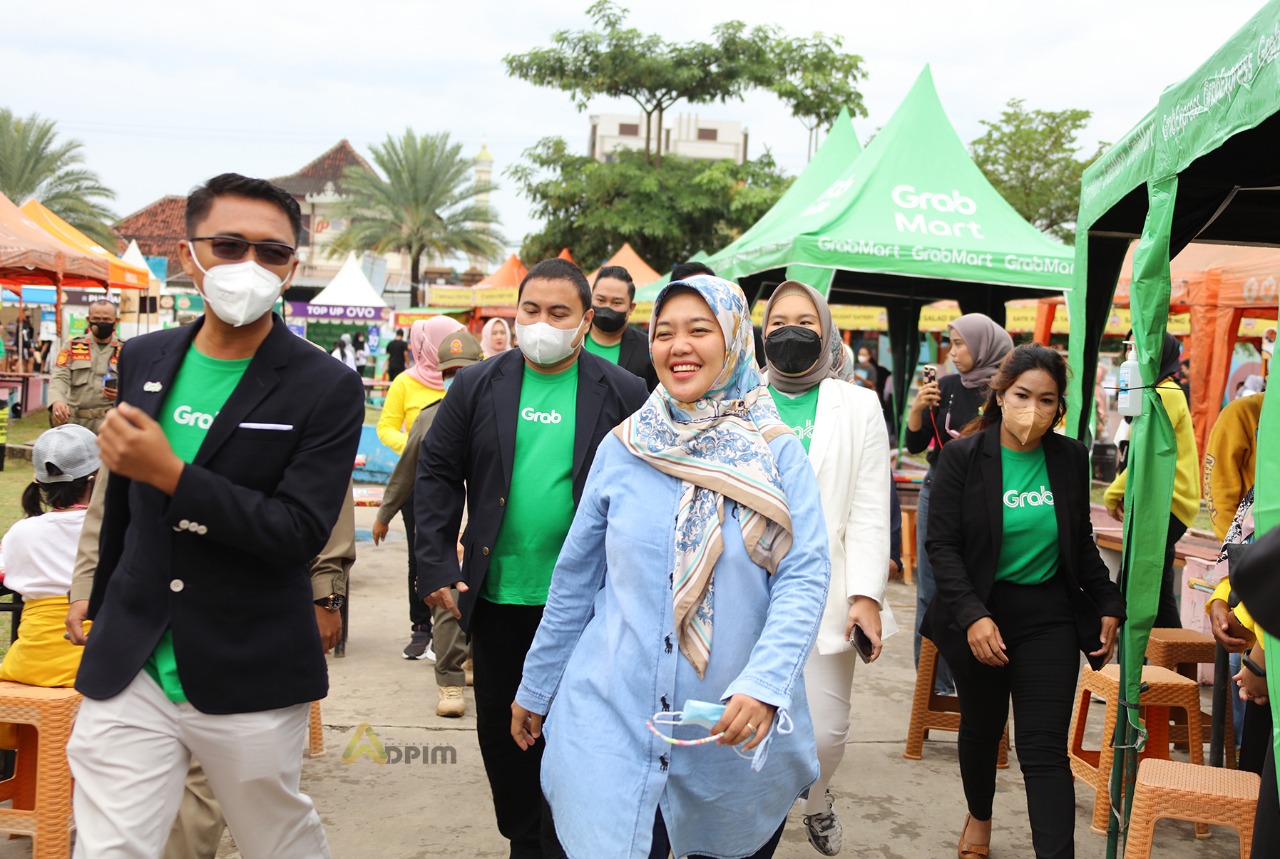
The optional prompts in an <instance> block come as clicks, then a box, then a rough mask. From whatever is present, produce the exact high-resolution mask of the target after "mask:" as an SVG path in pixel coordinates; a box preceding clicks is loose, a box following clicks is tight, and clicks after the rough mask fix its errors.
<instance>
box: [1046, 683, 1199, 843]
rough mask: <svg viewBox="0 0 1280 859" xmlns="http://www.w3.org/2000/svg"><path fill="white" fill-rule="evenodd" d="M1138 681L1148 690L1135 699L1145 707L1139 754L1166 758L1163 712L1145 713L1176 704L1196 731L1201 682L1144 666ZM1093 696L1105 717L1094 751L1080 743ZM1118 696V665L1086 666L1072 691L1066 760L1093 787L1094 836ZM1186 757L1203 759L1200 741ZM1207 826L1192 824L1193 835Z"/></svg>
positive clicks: (1103, 825) (1106, 791)
mask: <svg viewBox="0 0 1280 859" xmlns="http://www.w3.org/2000/svg"><path fill="white" fill-rule="evenodd" d="M1142 682H1143V683H1145V684H1147V687H1148V688H1147V691H1145V692H1143V693H1142V697H1141V698H1140V700H1139V702H1138V703H1139V704H1140V705H1142V706H1143V707H1146V708H1147V709H1148V711H1149V716H1148V719H1147V726H1148V729H1149V733H1148V736H1147V745H1146V749H1145V750H1144V751H1143V752H1142V754H1141V755H1140V757H1141V758H1143V759H1146V758H1163V759H1165V760H1167V759H1168V758H1169V741H1168V713H1167V712H1165V710H1164V709H1160V710H1159V712H1158V713H1154V712H1150V711H1152V710H1155V709H1156V708H1169V707H1175V708H1178V709H1181V710H1183V711H1185V712H1186V714H1187V724H1188V725H1189V726H1190V728H1191V731H1192V733H1191V736H1194V737H1199V736H1200V735H1201V724H1200V687H1199V685H1198V684H1197V683H1196V682H1195V681H1194V680H1189V679H1188V678H1186V677H1183V676H1182V675H1181V674H1175V673H1174V672H1172V671H1170V670H1168V669H1167V668H1160V667H1158V666H1155V665H1146V666H1143V668H1142ZM1094 696H1097V697H1099V698H1102V699H1104V700H1105V701H1106V702H1107V712H1106V717H1105V718H1104V720H1103V725H1102V747H1101V748H1100V749H1098V750H1096V751H1095V750H1092V749H1086V748H1084V732H1085V723H1086V722H1087V720H1088V717H1089V715H1088V714H1089V702H1090V701H1091V700H1092V698H1093V697H1094ZM1119 701H1120V666H1119V665H1114V664H1112V665H1104V666H1103V667H1102V670H1101V671H1092V670H1090V669H1088V668H1086V669H1085V670H1084V673H1083V674H1082V675H1081V677H1080V688H1079V692H1078V693H1077V698H1076V706H1075V712H1074V713H1072V715H1071V735H1070V736H1071V745H1070V747H1069V748H1068V750H1067V757H1068V759H1069V760H1070V761H1071V772H1072V774H1074V775H1075V777H1076V778H1078V779H1080V780H1081V781H1083V782H1084V783H1085V784H1087V785H1089V786H1090V787H1092V788H1093V790H1094V800H1093V823H1092V826H1091V828H1092V829H1093V831H1094V832H1096V833H1098V834H1099V835H1105V834H1106V833H1107V815H1108V814H1110V811H1111V804H1110V800H1109V796H1110V787H1111V785H1110V780H1111V759H1112V756H1113V753H1114V748H1113V746H1112V738H1113V737H1114V736H1115V729H1116V720H1117V719H1119ZM1160 722H1163V723H1164V725H1165V733H1164V735H1163V738H1162V737H1161V736H1160V734H1159V732H1158V731H1157V730H1155V728H1156V727H1157V725H1158V724H1159V723H1160ZM1191 761H1192V763H1195V764H1203V763H1204V747H1203V746H1202V745H1201V744H1200V743H1192V744H1191ZM1208 832H1209V830H1208V827H1205V826H1203V825H1202V824H1197V828H1196V834H1197V835H1198V836H1201V837H1207V835H1208Z"/></svg>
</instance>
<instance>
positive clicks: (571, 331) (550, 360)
mask: <svg viewBox="0 0 1280 859" xmlns="http://www.w3.org/2000/svg"><path fill="white" fill-rule="evenodd" d="M583 319H584V320H585V319H586V316H583ZM581 330H582V322H579V323H578V326H577V327H576V328H557V327H555V326H554V325H552V324H551V323H550V322H535V323H533V324H532V325H521V324H520V323H519V322H517V323H516V339H517V340H518V341H519V343H520V351H521V352H523V353H524V356H525V357H526V358H528V359H529V360H530V361H532V362H533V363H535V364H541V365H543V366H544V367H545V366H548V365H550V364H559V363H560V362H561V361H563V360H564V359H565V358H568V357H569V356H570V355H572V354H573V350H574V349H576V348H577V344H576V343H574V341H575V340H577V339H578V332H579V331H581Z"/></svg>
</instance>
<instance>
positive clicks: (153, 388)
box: [142, 382, 164, 394]
mask: <svg viewBox="0 0 1280 859" xmlns="http://www.w3.org/2000/svg"><path fill="white" fill-rule="evenodd" d="M163 387H164V385H162V384H160V383H159V382H143V383H142V390H144V391H146V392H147V393H148V394H155V393H158V392H159V391H160V389H162V388H163Z"/></svg>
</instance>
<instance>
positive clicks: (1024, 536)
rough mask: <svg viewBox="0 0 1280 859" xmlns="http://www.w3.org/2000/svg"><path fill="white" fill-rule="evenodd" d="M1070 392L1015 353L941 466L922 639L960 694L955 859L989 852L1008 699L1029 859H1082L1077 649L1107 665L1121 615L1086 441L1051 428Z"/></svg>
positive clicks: (1021, 351) (1046, 369) (1052, 368)
mask: <svg viewBox="0 0 1280 859" xmlns="http://www.w3.org/2000/svg"><path fill="white" fill-rule="evenodd" d="M1066 384H1067V366H1066V360H1065V359H1063V357H1062V356H1061V355H1059V354H1058V353H1057V352H1055V351H1054V350H1052V349H1049V348H1048V347H1045V346H1041V345H1039V344H1036V343H1028V344H1026V345H1024V346H1019V347H1018V348H1017V349H1014V350H1013V351H1012V352H1011V353H1010V354H1009V356H1008V357H1007V358H1006V359H1005V360H1004V362H1003V363H1002V364H1001V365H1000V369H999V372H997V373H996V375H995V376H994V378H992V380H991V383H990V387H991V394H990V396H989V397H988V399H987V402H986V405H985V406H984V407H983V410H982V415H981V417H979V418H978V419H976V420H975V421H973V423H971V424H970V426H969V427H968V428H967V429H966V430H965V432H966V435H964V437H962V438H960V439H957V440H955V441H953V442H951V443H950V444H948V445H947V446H946V447H945V448H944V449H943V451H942V455H941V456H940V457H939V458H938V464H937V469H936V470H937V475H936V478H935V481H934V486H933V501H932V503H933V515H932V517H931V518H930V520H929V534H928V537H927V545H928V547H929V555H930V558H931V559H932V562H933V572H934V576H935V578H936V580H937V585H938V593H937V596H936V597H935V598H934V599H933V601H932V603H930V605H929V609H928V611H927V613H926V615H925V619H924V630H925V632H926V634H927V635H928V636H929V638H930V640H932V641H933V642H935V643H936V644H937V645H938V649H939V650H940V651H941V652H942V654H943V655H944V656H945V657H946V658H947V661H948V663H949V664H950V665H951V669H952V672H953V675H954V677H955V681H956V689H957V692H958V693H959V696H960V738H959V743H958V750H959V757H960V777H961V781H962V782H963V784H964V793H965V799H966V800H967V802H968V806H969V814H968V815H966V817H965V825H964V828H963V829H962V830H961V833H960V843H959V847H958V854H959V856H960V859H973V857H981V856H986V855H987V852H988V847H989V845H990V842H991V808H992V799H993V797H994V795H995V783H996V756H997V753H998V750H999V744H1000V737H1001V735H1002V734H1003V733H1004V726H1005V722H1006V721H1007V720H1008V717H1009V698H1010V695H1012V697H1013V712H1014V727H1015V729H1016V737H1015V744H1016V746H1017V749H1018V763H1019V765H1020V766H1021V768H1022V775H1023V780H1024V781H1025V783H1026V789H1027V812H1028V815H1029V817H1030V820H1031V837H1032V844H1033V845H1034V847H1035V855H1036V857H1037V859H1066V857H1072V856H1074V855H1075V846H1074V845H1075V841H1074V836H1075V813H1076V807H1075V790H1074V785H1073V783H1072V777H1071V768H1070V766H1069V764H1068V761H1067V729H1068V724H1069V722H1070V721H1071V707H1072V702H1073V698H1074V695H1075V688H1076V678H1077V676H1078V675H1079V671H1080V654H1079V651H1081V650H1083V651H1085V652H1086V653H1087V654H1088V658H1089V662H1090V664H1092V665H1093V666H1094V667H1095V668H1098V667H1101V665H1102V663H1103V662H1105V661H1106V660H1107V659H1108V658H1109V657H1110V655H1111V650H1112V648H1113V646H1114V644H1115V638H1116V631H1117V629H1118V628H1119V626H1120V623H1121V621H1123V619H1124V616H1125V614H1124V597H1123V596H1122V595H1121V593H1120V589H1119V588H1118V587H1117V586H1116V584H1115V583H1114V582H1112V581H1111V578H1110V576H1109V574H1108V572H1107V567H1106V565H1105V564H1103V562H1102V558H1101V557H1100V556H1099V555H1098V549H1097V546H1095V545H1094V542H1093V528H1092V526H1091V524H1090V521H1089V469H1088V460H1087V453H1086V451H1085V448H1084V445H1082V444H1080V442H1078V441H1076V440H1074V439H1069V438H1066V437H1065V436H1060V435H1057V434H1055V433H1053V432H1052V431H1051V428H1052V427H1053V426H1054V425H1055V424H1056V423H1057V422H1058V421H1059V420H1061V418H1062V416H1063V414H1064V413H1065V412H1066V402H1065V400H1064V399H1063V396H1062V392H1063V390H1065V388H1066Z"/></svg>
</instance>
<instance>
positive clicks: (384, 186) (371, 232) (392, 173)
mask: <svg viewBox="0 0 1280 859" xmlns="http://www.w3.org/2000/svg"><path fill="white" fill-rule="evenodd" d="M371 149H372V150H373V161H374V163H375V164H377V165H378V168H379V169H380V170H381V171H382V176H379V175H378V174H376V173H374V172H371V171H369V170H365V169H364V168H362V167H348V168H347V171H346V175H345V176H344V178H343V187H342V194H343V195H344V197H345V199H344V200H343V202H342V203H340V204H339V206H338V210H339V216H340V217H344V218H347V219H348V220H349V223H350V226H348V227H347V229H346V230H344V231H343V232H342V234H341V235H339V236H338V238H337V239H336V240H335V241H334V243H333V244H332V245H331V247H330V253H331V255H334V256H338V255H341V254H345V253H347V252H348V251H374V252H375V253H380V254H381V253H405V254H408V255H409V279H410V281H411V283H412V285H413V302H414V305H415V306H416V305H420V304H421V302H422V295H421V287H420V283H419V281H420V279H421V267H422V258H423V256H427V257H428V258H430V257H437V258H440V259H444V258H446V257H448V256H449V255H451V254H455V253H463V254H467V255H468V256H473V257H484V258H486V259H490V260H492V259H494V258H496V257H497V256H498V254H499V253H500V252H501V249H502V245H503V238H502V236H501V235H499V234H498V233H497V232H496V230H495V229H494V227H495V226H496V225H497V223H498V218H497V214H496V213H495V212H494V211H493V210H492V209H491V208H490V207H489V206H487V205H483V204H481V203H479V202H477V198H478V197H480V196H481V195H483V194H487V193H488V192H490V191H492V190H493V186H492V185H487V184H481V183H478V182H475V181H474V179H473V174H472V171H473V168H474V162H473V161H472V160H471V159H470V158H464V157H463V156H462V144H460V143H452V142H450V140H449V134H448V132H442V133H440V134H423V135H421V136H419V135H417V134H415V133H414V131H413V129H409V128H407V129H405V132H404V135H403V136H402V137H401V138H400V139H398V140H397V139H396V138H394V137H392V136H391V135H387V139H386V141H384V142H383V143H382V145H381V146H378V145H374V146H372V147H371ZM383 176H385V177H386V178H385V179H384V178H383Z"/></svg>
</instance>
